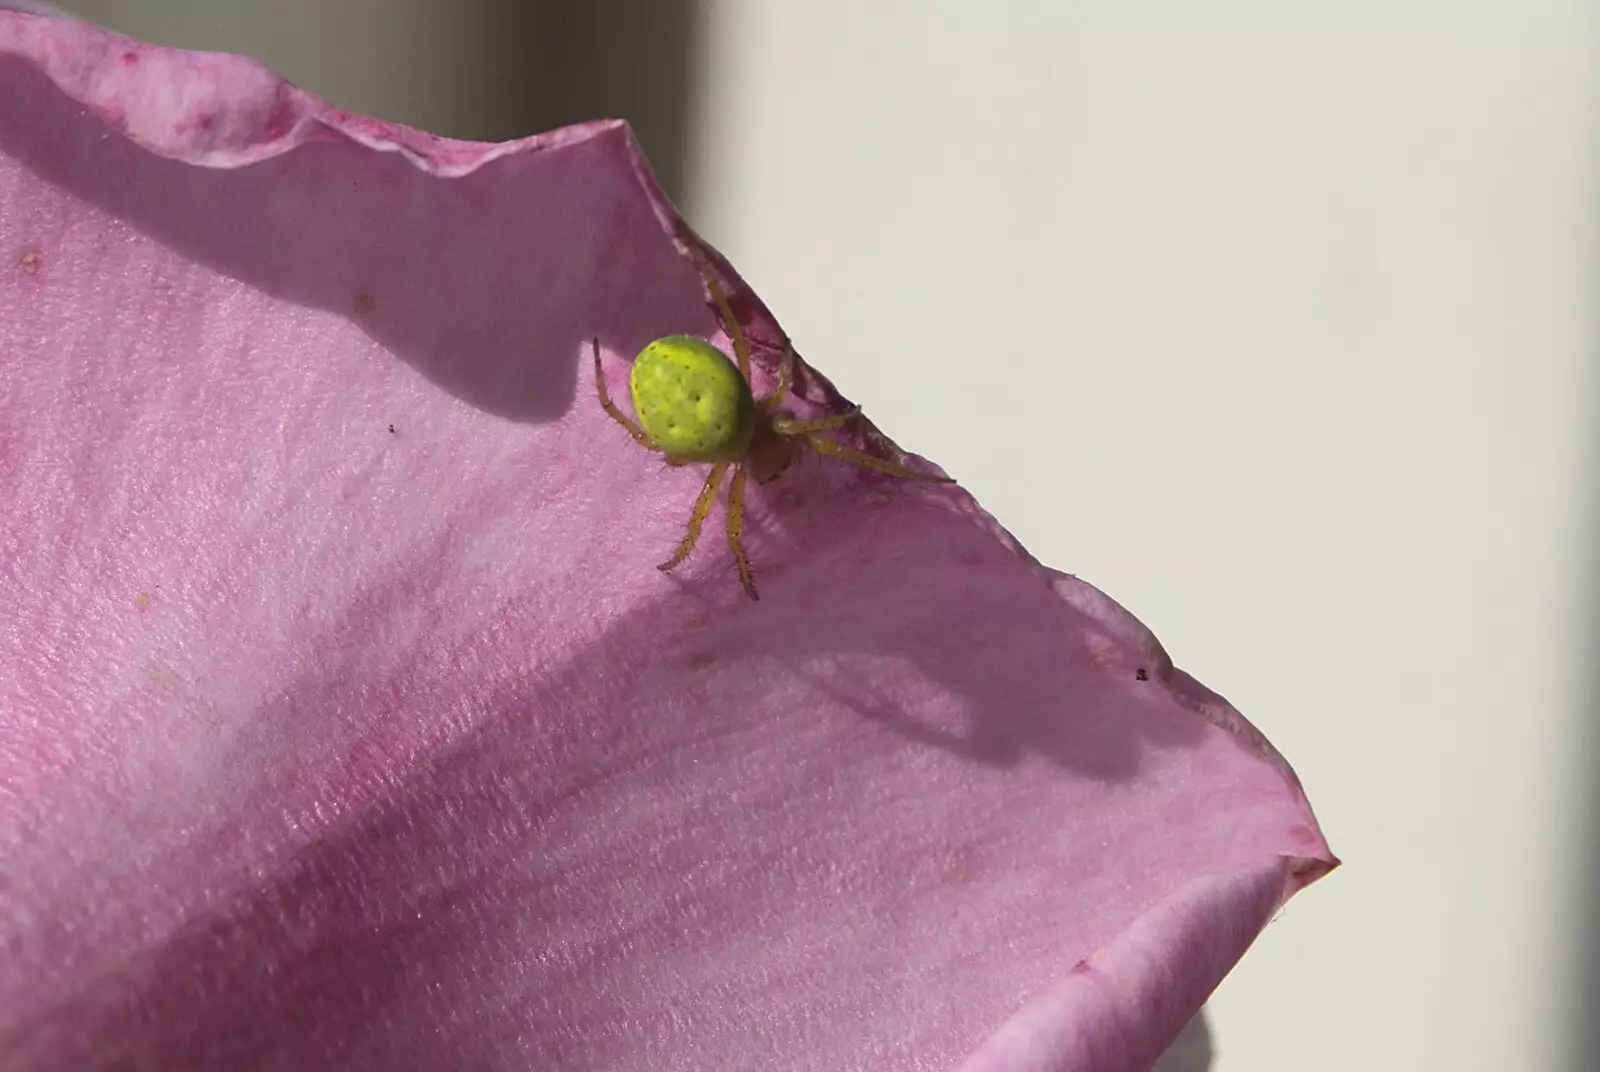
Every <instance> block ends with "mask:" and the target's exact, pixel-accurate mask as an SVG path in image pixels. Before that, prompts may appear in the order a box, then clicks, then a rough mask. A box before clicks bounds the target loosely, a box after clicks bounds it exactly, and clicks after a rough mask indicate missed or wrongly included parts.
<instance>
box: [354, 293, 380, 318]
mask: <svg viewBox="0 0 1600 1072" xmlns="http://www.w3.org/2000/svg"><path fill="white" fill-rule="evenodd" d="M355 304H356V312H358V313H362V314H365V313H370V312H372V310H374V309H376V308H377V307H378V299H377V298H374V297H373V296H372V295H371V294H368V293H367V292H366V291H364V290H363V291H362V292H361V293H359V294H357V295H356V302H355Z"/></svg>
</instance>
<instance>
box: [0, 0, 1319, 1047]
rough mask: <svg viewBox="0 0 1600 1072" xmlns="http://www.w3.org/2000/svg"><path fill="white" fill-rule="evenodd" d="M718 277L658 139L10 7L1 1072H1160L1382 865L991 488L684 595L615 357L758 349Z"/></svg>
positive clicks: (776, 550) (853, 483) (682, 513)
mask: <svg viewBox="0 0 1600 1072" xmlns="http://www.w3.org/2000/svg"><path fill="white" fill-rule="evenodd" d="M684 241H693V238H692V235H690V234H689V232H688V231H687V229H686V228H684V227H683V226H682V224H681V222H680V221H679V220H678V218H677V215H676V213H675V211H674V210H673V209H672V207H671V206H670V205H669V204H668V203H667V202H666V201H665V199H664V198H663V197H662V195H661V193H660V191H659V190H658V188H657V187H656V185H655V183H654V180H653V179H652V178H651V176H650V173H649V169H648V167H647V166H646V165H645V164H644V162H643V161H642V159H641V158H640V156H639V153H638V151H637V148H636V147H635V145H634V143H633V141H632V139H631V137H630V135H629V134H628V131H627V129H626V128H625V127H624V126H622V125H620V124H616V123H594V124H589V125H585V126H581V127H575V128H570V129H566V130H561V131H556V132H553V133H551V134H547V135H542V136H539V137H536V138H531V139H527V140H525V141H521V142H517V143H512V144H506V145H476V144H465V143H461V142H453V141H447V140H444V139H440V138H435V137H432V136H430V135H426V134H423V133H421V132H418V131H414V130H408V129H404V128H399V127H395V126H391V125H388V124H384V123H379V122H376V121H374V120H370V119H365V118H361V117H357V116H351V115H348V114H346V113H343V112H340V111H338V110H337V109H334V108H332V107H330V106H329V105H327V104H326V103H324V102H322V101H320V100H318V99H316V98H314V97H312V96H310V95H308V94H306V93H303V92H301V91H300V90H297V89H295V88H293V87H291V86H288V85H286V84H284V83H283V82H282V81H281V80H280V79H279V78H278V77H277V76H275V75H273V74H272V73H271V72H268V71H266V70H264V69H263V68H261V67H260V66H259V65H257V64H255V63H253V62H251V61H248V60H244V59H240V58H237V57H232V56H221V55H209V54H199V53H191V52H180V51H173V50H167V49H160V48H154V47H150V46H146V45H143V44H139V43H137V42H133V41H129V40H127V39H125V38H122V37H119V36H116V35H113V34H110V33H106V32H104V31H101V30H98V29H96V28H94V27H91V26H88V25H85V24H81V23H73V22H67V21H58V20H51V19H46V18H41V17H36V16H33V15H24V14H18V13H14V12H0V490H3V493H4V495H5V498H6V502H7V505H8V509H7V511H6V513H5V517H4V522H3V524H0V603H3V605H4V606H5V607H6V609H7V617H6V620H5V624H4V628H0V1054H5V1055H6V1056H5V1057H4V1059H3V1060H0V1066H3V1067H4V1068H6V1069H62V1068H100V1067H120V1068H160V1069H179V1068H230V1069H242V1068H260V1069H305V1068H334V1067H337V1068H385V1069H396V1068H439V1069H446V1068H448V1069H458V1068H471V1069H495V1068H507V1069H512V1068H515V1069H525V1068H540V1069H562V1070H584V1069H609V1070H627V1069H662V1068H683V1069H690V1068H693V1069H706V1068H770V1069H830V1070H836V1069H840V1068H854V1067H868V1066H870V1067H872V1068H874V1069H885V1070H887V1069H897V1068H904V1069H913V1068H915V1069H929V1068H941V1067H944V1068H955V1067H958V1066H961V1065H962V1062H963V1061H965V1062H967V1063H966V1066H965V1067H967V1068H969V1069H971V1070H974V1072H976V1070H983V1072H988V1070H995V1069H1008V1070H1012V1069H1015V1070H1022V1069H1027V1070H1032V1069H1067V1068H1070V1069H1074V1070H1089V1069H1106V1070H1110V1069H1139V1068H1145V1067H1148V1065H1149V1063H1150V1062H1151V1061H1153V1060H1154V1059H1155V1057H1156V1056H1157V1054H1159V1052H1160V1050H1161V1049H1162V1047H1163V1046H1164V1045H1165V1044H1166V1043H1167V1042H1168V1041H1170V1039H1171V1038H1172V1037H1173V1036H1174V1035H1175V1034H1176V1033H1177V1032H1178V1030H1179V1029H1180V1028H1181V1027H1182V1026H1183V1024H1184V1022H1185V1021H1187V1020H1188V1019H1189V1017H1190V1016H1192V1015H1193V1013H1194V1012H1195V1010H1196V1009H1197V1008H1198V1007H1199V1005H1200V1004H1201V1002H1203V1001H1204V999H1205V997H1206V996H1207V994H1208V993H1209V992H1210V990H1211V988H1212V987H1213V986H1214V985H1215V984H1216V982H1217V981H1218V980H1219V979H1220V978H1221V976H1222V975H1223V974H1224V973H1225V972H1226V971H1227V970H1228V968H1229V966H1230V965H1231V964H1232V963H1233V962H1234V961H1235V960H1236V959H1237V958H1238V957H1239V956H1240V955H1241V954H1242V952H1243V951H1244V949H1245V948H1246V947H1247V946H1248V945H1249V943H1250V942H1251V941H1252V940H1253V938H1254V937H1255V935H1256V934H1257V933H1258V932H1259V931H1260V929H1261V928H1262V927H1263V926H1264V925H1265V923H1266V921H1267V919H1268V918H1269V917H1270V914H1271V913H1272V912H1273V911H1275V910H1276V909H1277V907H1278V906H1279V905H1281V904H1282V903H1283V901H1284V900H1285V899H1287V897H1288V896H1289V895H1290V894H1291V893H1292V892H1293V891H1295V890H1296V889H1298V888H1299V887H1301V886H1303V885H1304V884H1306V883H1307V882H1309V881H1311V880H1312V879H1314V878H1316V877H1318V876H1319V875H1321V874H1323V873H1325V872H1326V871H1327V870H1328V869H1330V868H1331V867H1332V866H1333V865H1334V864H1335V863H1336V861H1335V860H1334V858H1333V856H1332V855H1331V853H1330V852H1329V850H1328V847H1327V845H1326V844H1325V842H1324V840H1323V838H1322V835H1321V833H1320V832H1319V831H1318V829H1317V825H1316V822H1315V820H1314V818H1313V817H1312V814H1311V811H1310V808H1309V806H1308V804H1307V803H1306V801H1305V799H1304V796H1303V794H1302V793H1301V791H1300V788H1299V786H1298V783H1297V782H1296V780H1295V778H1294V775H1293V773H1292V772H1291V771H1290V770H1289V768H1288V766H1287V764H1285V763H1284V762H1283V760H1282V759H1281V758H1280V757H1279V756H1278V755H1277V754H1276V753H1275V752H1274V751H1273V750H1272V749H1271V747H1270V746H1269V745H1268V744H1267V743H1266V742H1265V740H1263V739H1262V738H1261V737H1260V735H1259V734H1257V733H1256V732H1255V731H1254V730H1253V729H1251V728H1250V727H1249V725H1248V724H1247V723H1246V722H1245V721H1244V720H1243V718H1242V717H1241V716H1240V715H1239V714H1238V713H1237V712H1235V711H1234V710H1233V709H1232V708H1231V707H1229V706H1228V705H1227V704H1226V702H1225V701H1223V700H1222V699H1220V698H1219V697H1217V696H1216V695H1214V694H1212V693H1210V692H1208V691H1207V690H1206V689H1204V688H1203V687H1202V686H1200V685H1199V684H1198V683H1196V682H1195V681H1194V680H1193V679H1191V678H1189V677H1188V676H1187V675H1185V674H1183V673H1182V672H1181V671H1178V670H1176V669H1174V668H1173V666H1172V665H1171V663H1170V662H1169V660H1168V659H1167V657H1166V655H1165V653H1164V652H1163V651H1162V650H1161V648H1160V646H1159V645H1158V644H1157V643H1156V641H1155V639H1154V638H1153V637H1151V636H1150V635H1149V633H1148V632H1147V631H1146V630H1145V629H1144V628H1143V627H1142V626H1141V625H1140V624H1139V623H1138V622H1136V621H1135V620H1133V619H1132V618H1131V617H1130V616H1129V615H1128V614H1127V613H1126V612H1125V611H1123V610H1122V609H1121V608H1120V607H1118V606H1117V605H1116V604H1115V603H1113V602H1112V601H1111V600H1110V599H1108V598H1106V597H1105V596H1104V595H1102V594H1101V593H1099V592H1098V591H1096V590H1095V589H1093V588H1091V587H1089V586H1088V585H1086V584H1084V583H1083V582H1081V581H1077V580H1075V579H1073V578H1070V577H1066V576H1063V575H1060V574H1056V573H1052V572H1050V571H1047V570H1045V569H1043V568H1042V567H1040V566H1039V565H1037V564H1036V563H1034V562H1033V561H1032V560H1031V559H1030V558H1028V557H1027V555H1026V554H1025V553H1024V552H1022V551H1021V550H1020V549H1019V548H1017V547H1016V546H1015V544H1014V542H1013V541H1012V540H1011V539H1010V538H1009V537H1008V536H1007V535H1006V534H1005V533H1004V532H1003V531H1002V530H1001V529H1000V528H999V527H998V526H997V525H996V524H995V523H994V522H993V521H992V520H991V519H989V518H988V517H987V515H985V514H984V513H983V512H982V511H981V510H980V509H979V508H978V506H977V505H976V504H975V503H974V502H973V500H972V499H971V498H970V496H968V495H967V494H966V493H965V492H963V491H961V490H959V489H947V488H936V487H929V486H920V485H917V486H914V485H907V484H903V483H898V482H895V481H893V480H888V479H883V478H879V477H875V476H873V475H870V474H865V473H861V472H858V471H856V470H854V469H852V468H850V467H848V466H844V465H840V464H837V463H834V462H831V461H821V460H817V461H811V462H808V463H807V464H805V465H803V466H801V467H799V468H798V469H797V470H794V471H791V472H790V473H789V474H788V475H786V476H785V477H784V479H783V480H781V481H780V482H778V483H776V484H774V485H771V486H770V487H767V488H763V489H760V490H759V491H758V492H756V494H755V496H754V500H753V503H752V506H751V516H750V519H749V525H750V537H751V549H752V553H753V555H754V558H755V563H756V568H757V570H758V571H759V574H760V577H761V579H762V582H763V585H764V598H763V601H762V602H760V603H751V602H750V601H748V600H746V599H745V598H744V597H743V596H742V595H741V593H740V592H739V589H738V585H737V583H736V581H735V580H734V578H733V574H732V568H731V562H730V560H729V558H728V555H727V553H726V550H725V548H723V547H722V546H720V544H719V541H718V540H717V539H715V538H714V537H712V536H708V537H707V539H706V541H705V544H704V546H702V547H701V549H700V550H699V551H698V552H697V553H696V555H695V556H694V557H693V558H692V559H691V560H690V562H689V563H688V564H687V565H686V566H685V567H684V568H683V569H682V570H681V571H680V572H679V574H677V575H674V576H673V577H670V578H669V577H666V576H663V575H662V574H661V573H659V572H658V571H657V570H656V569H654V565H655V563H656V562H658V561H660V560H661V559H663V558H664V557H666V555H667V553H669V552H670V550H671V549H672V548H673V547H674V546H675V545H676V543H677V541H678V539H679V538H680V537H681V534H682V531H683V525H684V522H685V519H686V516H687V512H688V510H689V507H690V504H691V503H692V501H693V498H694V495H695V492H696V490H697V488H698V486H699V483H700V480H701V478H702V474H701V473H700V472H699V471H698V470H697V468H696V467H688V468H685V469H681V470H667V469H664V468H663V467H662V465H661V464H660V462H659V460H658V459H655V458H653V457H652V456H650V455H649V454H647V453H646V452H644V451H642V450H641V449H639V448H638V447H637V446H636V445H635V444H634V443H632V442H631V441H630V440H629V439H628V437H627V436H626V435H625V434H624V433H623V432H622V431H621V430H620V429H618V428H617V427H616V426H615V425H613V424H612V423H611V422H610V421H609V420H608V419H607V418H606V417H605V415H604V414H603V413H602V412H601V411H600V409H599V406H598V405H597V403H596V401H595V398H594V393H593V392H594V384H593V383H592V382H591V376H590V371H589V369H590V365H589V346H590V343H589V340H590V339H591V338H592V337H594V336H598V337H599V338H600V340H601V345H602V349H603V350H604V351H605V353H606V355H607V369H608V376H610V377H611V378H612V379H613V385H614V387H615V388H616V389H617V392H618V393H619V394H620V393H623V392H622V384H623V383H624V382H625V363H626V360H627V359H628V357H629V356H630V355H632V354H633V353H635V352H636V351H637V350H638V349H639V347H640V346H642V345H643V344H644V343H645V342H646V341H648V340H649V339H651V338H654V337H657V336H660V335H665V334H669V333H674V332H690V333H697V334H701V335H705V336H707V337H713V338H715V339H716V340H717V341H718V342H719V343H721V344H724V345H725V344H726V340H725V339H724V338H723V337H722V335H721V334H720V329H719V328H718V324H717V320H716V318H715V316H714V314H713V312H712V310H711V308H710V306H709V305H708V302H707V300H706V297H705V293H704V290H703V288H702V286H701V283H700V280H699V278H698V275H697V273H696V270H695V268H694V266H693V264H692V262H691V261H690V260H689V259H688V258H687V257H686V255H685V252H684V249H683V248H682V246H681V243H682V242H684ZM719 264H720V262H719ZM720 270H721V271H722V272H723V274H724V275H725V278H726V280H727V282H728V283H729V285H730V286H732V287H733V288H734V289H735V291H736V296H737V298H738V308H739V310H740V314H741V317H742V318H743V319H744V320H745V321H746V325H747V327H748V329H749V330H750V331H751V332H752V333H753V334H754V335H755V336H757V337H758V339H759V340H762V345H761V346H760V347H758V353H757V357H758V363H759V364H760V366H761V367H760V370H759V371H760V374H761V376H762V377H764V378H766V377H770V375H771V371H772V368H773V366H774V364H775V359H776V351H775V349H774V348H773V344H774V343H775V341H776V340H778V339H780V338H781V332H780V331H779V329H778V328H777V325H776V323H775V322H774V321H773V320H772V318H771V316H770V315H769V314H768V313H767V311H766V310H765V309H764V308H763V307H762V306H761V305H760V303H759V302H758V301H757V300H756V299H755V298H754V297H753V296H752V295H751V294H750V293H749V291H748V289H746V288H744V286H743V284H742V283H740V282H739V280H738V278H737V277H736V276H735V275H734V274H733V273H732V271H731V269H729V268H728V267H727V266H726V265H721V267H720ZM799 390H800V394H801V395H802V396H803V399H802V400H797V402H796V404H797V406H800V407H801V408H813V409H817V410H827V409H834V408H837V407H839V406H840V405H842V404H843V401H842V400H841V399H840V398H839V397H838V396H837V393H836V392H834V391H833V389H832V388H831V386H830V385H829V384H828V383H827V381H826V380H825V379H824V378H822V377H821V376H819V375H817V374H816V373H815V372H810V371H803V374H802V376H801V379H800V384H799ZM1106 523H1113V522H1110V521H1107V522H1106ZM1019 1010H1020V1011H1019Z"/></svg>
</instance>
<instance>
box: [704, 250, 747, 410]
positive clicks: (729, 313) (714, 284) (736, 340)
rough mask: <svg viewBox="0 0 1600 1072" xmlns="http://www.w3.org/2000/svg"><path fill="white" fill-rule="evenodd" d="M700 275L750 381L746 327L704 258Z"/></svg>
mask: <svg viewBox="0 0 1600 1072" xmlns="http://www.w3.org/2000/svg"><path fill="white" fill-rule="evenodd" d="M700 275H701V277H702V278H704V279H705V281H706V289H707V290H709V291H710V292H711V300H712V301H714V302H716V303H717V314H718V316H719V317H720V318H721V320H722V326H723V328H725V329H726V330H727V332H728V338H729V339H730V340H731V341H732V342H733V356H734V357H735V358H737V359H738V363H739V375H741V376H743V377H744V382H745V383H749V382H750V344H749V342H747V341H746V340H745V337H744V328H742V327H740V326H739V321H737V320H735V319H734V317H733V307H732V306H730V305H729V304H728V295H727V293H726V292H725V291H724V290H723V289H722V284H721V283H719V282H718V281H717V276H716V273H715V272H713V271H712V270H711V265H710V264H709V263H708V262H706V261H705V260H703V259H702V260H701V261H700Z"/></svg>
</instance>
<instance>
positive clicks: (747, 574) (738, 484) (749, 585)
mask: <svg viewBox="0 0 1600 1072" xmlns="http://www.w3.org/2000/svg"><path fill="white" fill-rule="evenodd" d="M745 476H746V473H745V468H744V466H742V465H741V466H739V467H737V468H736V469H734V471H733V483H732V484H731V485H730V486H729V488H728V546H729V547H730V548H731V549H732V550H733V561H734V564H735V565H737V566H738V567H739V583H740V584H741V585H743V586H744V593H745V595H747V596H749V597H750V598H751V599H760V598H761V597H760V596H759V595H758V594H756V575H755V574H754V573H753V572H752V571H751V569H750V556H749V555H748V554H746V553H745V550H744V540H743V539H741V538H740V537H741V536H742V535H743V534H744V482H745Z"/></svg>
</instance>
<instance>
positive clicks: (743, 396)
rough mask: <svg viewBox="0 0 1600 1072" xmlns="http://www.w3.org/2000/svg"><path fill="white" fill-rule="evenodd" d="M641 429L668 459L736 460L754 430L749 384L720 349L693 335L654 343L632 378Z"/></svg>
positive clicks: (637, 360)
mask: <svg viewBox="0 0 1600 1072" xmlns="http://www.w3.org/2000/svg"><path fill="white" fill-rule="evenodd" d="M628 388H629V391H630V393H631V394H632V395H633V410H634V413H635V414H637V415H638V418H639V425H640V427H642V428H643V429H644V430H645V433H646V434H647V435H649V436H650V438H651V439H653V440H655V442H656V445H657V446H659V447H660V448H661V450H662V451H663V452H665V453H666V454H667V456H668V457H671V458H675V459H678V460H680V461H690V462H718V461H735V460H738V459H740V458H742V457H743V456H744V453H745V450H746V448H747V447H748V446H749V444H750V436H751V434H752V432H753V431H754V430H755V423H756V406H755V399H754V397H753V396H752V395H751V393H750V385H749V384H748V383H746V382H745V379H744V377H743V376H741V375H739V369H738V366H736V365H735V364H734V363H733V362H732V361H730V360H728V358H727V355H725V354H724V353H723V352H722V351H721V350H718V349H717V348H716V347H715V346H712V345H711V344H710V343H708V342H706V341H705V340H704V339H697V338H694V337H693V336H689V335H668V336H667V337H666V338H663V339H657V340H655V341H654V342H652V343H650V344H649V345H648V346H646V347H645V348H644V349H643V350H640V351H639V356H638V357H636V358H635V359H634V361H633V370H632V372H630V373H629V375H628Z"/></svg>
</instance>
